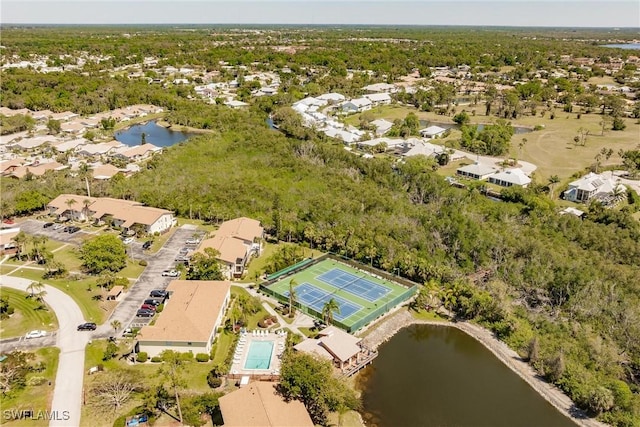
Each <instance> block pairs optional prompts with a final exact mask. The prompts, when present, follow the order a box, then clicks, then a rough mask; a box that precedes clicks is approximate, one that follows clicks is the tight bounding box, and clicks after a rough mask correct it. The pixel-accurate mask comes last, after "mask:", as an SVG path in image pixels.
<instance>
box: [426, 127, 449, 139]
mask: <svg viewBox="0 0 640 427" xmlns="http://www.w3.org/2000/svg"><path fill="white" fill-rule="evenodd" d="M446 131H447V130H446V129H445V128H441V127H440V126H429V127H428V128H424V129H421V130H420V136H422V137H423V138H432V139H433V138H437V137H439V136H441V135H442V134H443V133H445V132H446Z"/></svg>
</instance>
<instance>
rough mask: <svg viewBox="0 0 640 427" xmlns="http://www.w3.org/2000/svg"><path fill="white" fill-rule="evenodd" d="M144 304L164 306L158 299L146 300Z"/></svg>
mask: <svg viewBox="0 0 640 427" xmlns="http://www.w3.org/2000/svg"><path fill="white" fill-rule="evenodd" d="M144 304H148V305H154V306H158V305H160V304H162V301H160V300H157V299H151V298H149V299H146V300H144Z"/></svg>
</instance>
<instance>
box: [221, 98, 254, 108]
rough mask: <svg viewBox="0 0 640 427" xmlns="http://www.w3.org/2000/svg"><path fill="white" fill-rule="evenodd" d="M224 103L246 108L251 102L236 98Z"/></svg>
mask: <svg viewBox="0 0 640 427" xmlns="http://www.w3.org/2000/svg"><path fill="white" fill-rule="evenodd" d="M224 105H226V106H227V107H231V108H244V107H247V106H249V104H247V103H246V102H242V101H237V100H235V99H232V100H230V101H227V102H225V103H224Z"/></svg>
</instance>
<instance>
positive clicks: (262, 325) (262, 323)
mask: <svg viewBox="0 0 640 427" xmlns="http://www.w3.org/2000/svg"><path fill="white" fill-rule="evenodd" d="M258 327H259V328H266V327H267V324H266V323H265V321H264V320H260V321H259V322H258Z"/></svg>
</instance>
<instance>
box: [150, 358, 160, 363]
mask: <svg viewBox="0 0 640 427" xmlns="http://www.w3.org/2000/svg"><path fill="white" fill-rule="evenodd" d="M151 361H152V362H153V363H160V362H162V357H160V356H153V357H152V358H151Z"/></svg>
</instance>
